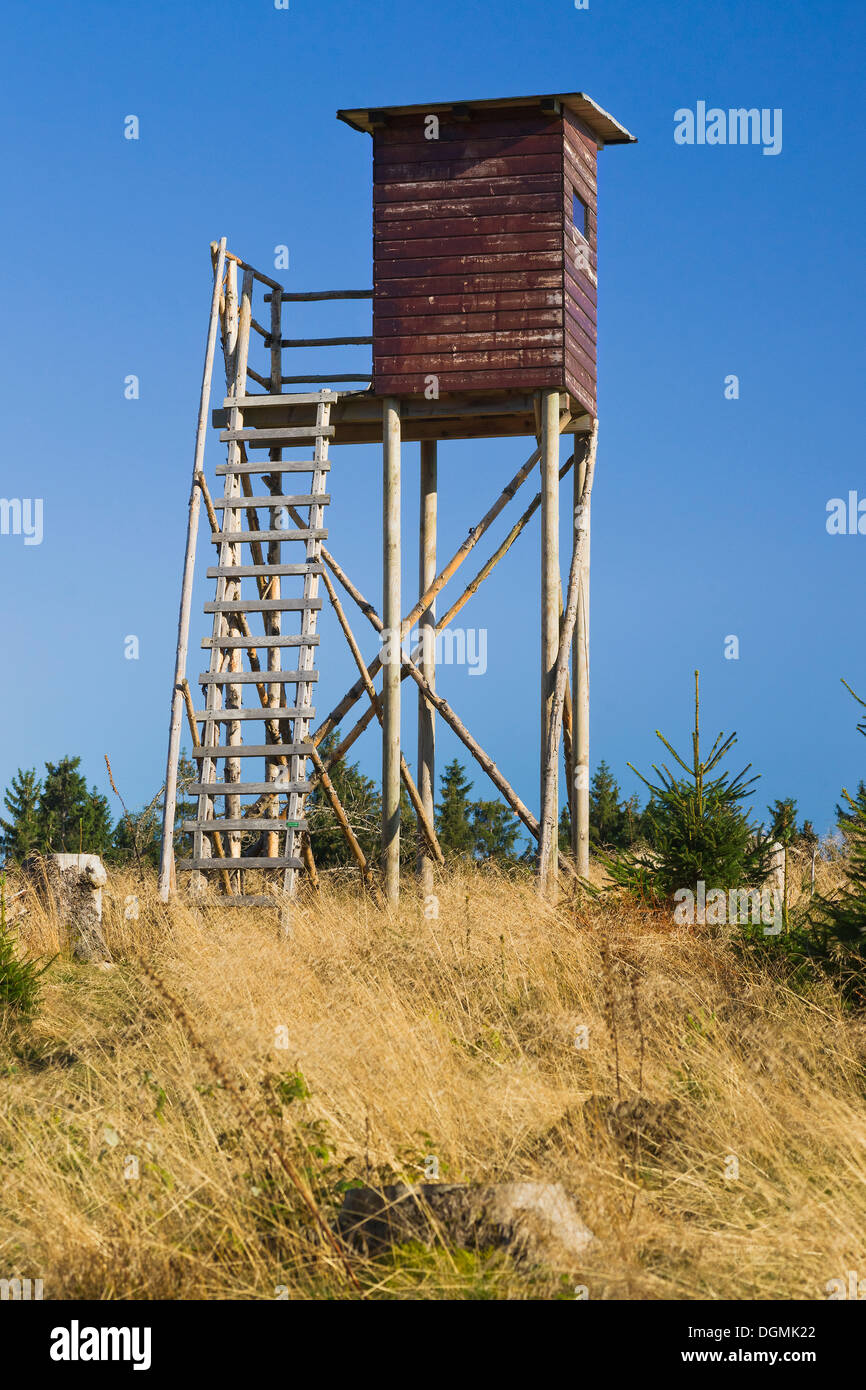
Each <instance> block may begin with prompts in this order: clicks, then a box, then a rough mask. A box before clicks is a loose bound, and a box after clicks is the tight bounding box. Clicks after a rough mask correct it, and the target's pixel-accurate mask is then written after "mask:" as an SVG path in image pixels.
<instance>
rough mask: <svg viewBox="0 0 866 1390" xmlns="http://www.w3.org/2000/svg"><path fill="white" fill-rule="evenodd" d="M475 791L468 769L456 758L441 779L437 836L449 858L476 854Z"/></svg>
mask: <svg viewBox="0 0 866 1390" xmlns="http://www.w3.org/2000/svg"><path fill="white" fill-rule="evenodd" d="M471 790H472V783H471V782H470V781H469V779H468V778H467V776H466V769H465V768H464V767H463V765H462V763H460V762H459V761H458V759H457V758H454V759H453V760H452V761H451V762H450V763H448V765H447V767H446V768H445V771H444V772H443V773H442V776H441V777H440V778H439V798H440V799H439V801H438V802H437V804H436V834H437V835H438V837H439V844H440V845H441V847H442V853H443V854H444V855H445V856H446V858H447V857H448V856H449V855H451V856H458V855H467V856H468V855H471V854H472V851H473V848H474V844H475V833H474V831H473V829H472V823H471V820H470V806H469V793H470V791H471Z"/></svg>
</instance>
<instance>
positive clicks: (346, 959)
mask: <svg viewBox="0 0 866 1390" xmlns="http://www.w3.org/2000/svg"><path fill="white" fill-rule="evenodd" d="M129 894H136V895H137V896H138V898H139V899H140V909H139V916H138V918H137V919H136V920H129V919H127V917H126V916H125V915H124V903H125V901H126V900H127V895H129ZM437 894H438V898H439V915H438V917H436V918H429V917H425V914H424V908H423V905H422V903H421V901H420V900H419V899H418V898H416V897H415V896H414V890H413V888H412V886H411V885H410V887H409V889H408V891H407V892H406V893H405V894H404V899H403V904H402V906H401V909H400V912H399V914H397V915H394V916H388V915H385V914H383V913H381V912H379V911H377V910H376V909H375V908H374V907H373V906H372V904H370V903H369V902H368V901H367V900H365V899H364V898H362V897H360V896H359V893H358V890H357V888H356V885H355V883H354V882H353V881H351V880H348V879H344V880H343V881H342V882H340V881H332V882H324V883H323V887H322V889H321V891H320V892H319V893H318V894H310V895H309V896H307V897H305V898H304V899H303V900H302V902H301V905H300V906H299V908H298V911H297V913H296V914H295V921H294V926H293V934H292V937H291V939H290V940H288V941H282V940H280V939H279V938H278V934H277V931H276V927H275V918H273V917H271V916H269V915H268V914H267V913H265V912H262V911H259V910H257V909H249V910H243V909H241V910H225V909H220V908H219V907H218V906H214V907H205V908H204V909H194V908H193V907H191V906H189V905H188V904H185V903H182V902H179V903H176V904H172V905H171V906H169V907H163V906H162V905H161V904H160V903H159V902H158V900H157V898H156V892H155V884H153V883H149V884H147V885H146V886H145V887H142V886H141V885H140V884H139V883H138V882H137V880H136V879H134V878H132V877H129V878H128V879H127V880H125V879H124V878H123V877H122V876H114V877H113V880H112V882H111V884H110V885H109V889H108V890H107V897H106V909H105V917H106V935H107V938H108V940H109V943H110V946H111V949H112V952H113V954H114V958H115V961H116V964H115V966H114V968H113V969H109V970H104V969H100V968H99V967H96V966H82V965H75V964H73V963H72V962H71V961H70V960H69V959H68V958H67V957H66V956H64V955H63V954H62V953H61V955H60V956H59V957H58V959H57V960H56V961H55V963H54V964H53V965H52V967H51V968H50V969H49V971H48V972H47V974H46V975H45V977H44V978H45V988H44V994H43V1000H42V1003H41V1006H40V1008H39V1010H38V1012H37V1013H36V1015H35V1016H34V1018H33V1020H32V1021H31V1022H30V1023H22V1022H15V1021H14V1020H12V1019H10V1018H7V1019H6V1022H5V1023H4V1024H3V1026H2V1030H0V1074H2V1076H3V1088H2V1101H0V1274H2V1275H4V1276H5V1277H11V1276H13V1275H16V1274H17V1275H21V1276H30V1277H37V1278H38V1277H41V1278H42V1279H43V1281H44V1289H45V1297H46V1298H52V1299H63V1298H97V1299H128V1298H135V1299H140V1298H168V1299H187V1298H242V1299H246V1298H266V1299H273V1298H275V1297H281V1296H288V1297H291V1298H306V1297H315V1298H322V1297H338V1298H343V1297H350V1298H357V1297H360V1296H364V1297H368V1298H449V1297H465V1298H497V1299H498V1298H518V1299H519V1298H549V1297H556V1298H568V1299H571V1298H574V1297H575V1296H576V1290H578V1291H579V1289H580V1287H581V1286H584V1287H585V1289H586V1290H587V1291H588V1296H589V1297H590V1298H592V1299H606V1298H617V1299H660V1298H664V1299H683V1300H689V1299H728V1298H730V1299H768V1298H800V1299H821V1298H824V1297H826V1293H825V1286H826V1284H827V1281H828V1280H830V1279H832V1278H835V1277H838V1276H842V1275H844V1273H845V1271H846V1270H848V1269H856V1268H858V1261H859V1263H860V1264H862V1258H863V1237H864V1231H866V1104H864V1063H866V1022H864V1020H863V1018H862V1017H860V1016H858V1015H857V1014H855V1013H852V1012H846V1011H845V1010H844V1009H843V1008H842V1006H841V1005H840V1003H839V1000H838V998H837V996H836V995H835V993H834V991H833V989H832V988H831V987H830V985H828V984H824V983H820V982H819V981H816V982H814V983H809V984H801V985H798V986H797V988H796V989H795V988H793V987H792V984H791V982H790V976H789V973H786V971H785V969H784V967H783V966H782V965H780V964H773V962H772V959H770V958H769V957H767V958H764V955H763V953H761V954H760V955H759V954H756V952H755V948H752V947H747V946H744V945H743V944H742V942H741V941H739V939H738V937H737V932H736V929H735V928H727V927H724V928H708V927H707V928H702V927H695V928H693V929H688V928H686V929H683V928H675V927H674V926H673V925H672V923H671V922H670V921H669V920H668V919H666V918H665V917H663V916H661V915H659V914H655V915H652V914H645V915H641V914H639V913H637V912H635V911H634V910H633V909H626V908H623V907H618V906H617V905H616V904H615V903H614V902H612V901H606V902H604V903H602V904H600V905H592V906H590V907H586V906H583V907H580V908H579V909H576V908H575V907H574V905H573V904H571V903H570V902H568V901H563V902H562V903H561V904H560V905H559V906H558V907H557V908H553V907H550V906H547V905H544V904H542V903H541V902H540V901H539V899H538V898H537V896H536V894H535V891H534V886H533V883H532V881H531V880H530V879H528V878H526V877H524V876H521V875H514V876H509V877H506V876H504V875H499V874H496V873H494V872H482V871H472V870H465V871H462V870H454V871H453V872H451V873H450V874H449V875H447V876H445V877H443V878H442V880H441V881H440V882H439V883H438V885H437ZM20 933H21V943H22V946H23V947H24V948H25V949H26V950H28V951H29V952H31V953H36V954H44V953H49V954H50V953H54V952H55V951H58V950H61V948H62V941H61V935H60V931H59V924H58V922H57V921H56V920H54V919H53V918H52V916H51V914H50V912H47V911H45V910H43V909H40V908H39V907H38V905H36V904H35V903H34V904H33V905H32V906H31V908H30V910H29V912H28V914H27V915H26V916H25V917H24V918H22V919H21V925H20ZM437 1174H438V1177H439V1178H440V1180H450V1181H467V1182H475V1181H477V1182H484V1183H487V1182H491V1181H497V1180H504V1179H514V1178H543V1179H550V1180H556V1181H560V1182H561V1183H562V1184H563V1185H564V1186H565V1187H566V1188H567V1189H568V1191H569V1192H570V1193H571V1194H573V1196H574V1198H575V1200H576V1202H577V1205H578V1207H579V1210H580V1213H581V1216H582V1218H583V1219H584V1220H585V1221H586V1223H587V1224H588V1225H589V1227H590V1228H591V1229H592V1230H593V1231H594V1232H595V1234H596V1236H597V1241H596V1243H595V1245H594V1246H593V1247H591V1248H590V1250H588V1251H587V1254H586V1256H585V1260H584V1263H583V1264H582V1265H581V1266H580V1267H579V1268H576V1269H575V1270H574V1273H573V1276H569V1277H564V1276H563V1275H562V1274H554V1273H552V1272H550V1271H545V1270H543V1269H540V1270H538V1269H536V1270H526V1269H521V1268H519V1267H517V1266H515V1265H514V1264H513V1263H512V1262H511V1260H510V1259H509V1257H507V1256H506V1255H503V1254H501V1253H492V1252H484V1251H481V1252H466V1251H448V1250H445V1249H440V1250H434V1251H428V1250H426V1249H424V1248H423V1247H421V1246H410V1247H404V1248H401V1249H399V1250H397V1251H395V1252H394V1253H393V1254H391V1255H389V1256H387V1257H382V1258H380V1259H377V1260H362V1259H360V1258H359V1257H357V1256H356V1255H353V1254H348V1255H346V1254H345V1253H342V1252H339V1251H338V1250H336V1249H335V1248H333V1246H332V1245H331V1243H330V1242H329V1240H328V1238H327V1236H326V1235H325V1234H324V1231H325V1230H327V1229H329V1222H330V1220H331V1219H332V1218H333V1215H334V1212H335V1210H336V1208H337V1206H338V1205H339V1202H340V1200H341V1194H342V1191H343V1190H344V1188H345V1186H346V1184H349V1183H359V1182H372V1183H378V1182H388V1181H391V1182H393V1181H395V1180H396V1179H398V1178H402V1179H404V1180H406V1181H412V1182H414V1181H419V1180H424V1178H425V1175H426V1176H427V1177H435V1176H436V1175H437ZM320 1223H321V1224H320Z"/></svg>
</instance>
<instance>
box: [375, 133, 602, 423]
mask: <svg viewBox="0 0 866 1390" xmlns="http://www.w3.org/2000/svg"><path fill="white" fill-rule="evenodd" d="M424 131H425V123H424V118H423V117H422V116H405V117H400V118H392V119H391V120H389V123H388V125H387V126H385V127H383V128H380V129H377V130H376V132H375V135H374V146H373V249H374V255H373V260H374V274H373V286H374V296H373V385H374V389H375V391H376V393H377V394H378V395H401V396H405V395H413V394H419V395H423V394H424V391H425V388H426V386H427V378H428V377H429V376H431V375H432V376H436V377H437V378H438V382H439V391H440V393H441V394H444V393H447V392H464V391H473V390H485V391H487V390H495V389H507V390H510V391H511V390H515V391H516V390H521V391H531V390H537V389H540V388H542V387H545V386H554V387H556V386H558V387H560V389H565V386H566V371H567V358H566V352H565V306H566V303H567V302H568V300H567V294H568V291H567V289H566V284H565V278H564V263H563V262H564V244H563V225H562V208H563V196H564V193H563V158H564V156H563V128H562V121H561V118H560V117H559V116H546V115H544V114H543V113H542V112H540V111H526V110H515V111H514V112H513V113H512V112H510V111H508V110H505V111H495V112H491V113H490V114H489V115H487V116H483V117H482V116H477V115H476V116H473V117H472V118H471V119H470V120H468V121H457V120H456V119H454V118H451V117H446V116H440V126H439V139H438V140H427V139H426V138H425V134H424ZM577 158H579V159H580V158H583V165H582V166H581V167H582V168H585V169H586V173H585V174H582V175H581V177H582V178H584V180H585V183H584V184H582V187H583V186H588V180H589V178H590V165H589V164H588V162H587V160H586V158H584V157H583V155H582V154H581V153H580V152H579V153H578V155H577ZM568 216H569V224H570V222H571V209H570V207H569V214H568ZM574 313H575V314H576V315H577V314H582V315H583V316H584V319H585V320H586V323H585V327H584V329H582V331H586V332H587V333H588V332H589V330H590V328H592V329H593V330H594V325H595V301H594V298H593V299H590V298H589V297H588V296H584V298H583V299H582V300H576V301H575V303H574ZM578 322H579V320H578ZM591 368H592V369H594V357H593V358H591V359H590V358H589V357H586V356H582V357H578V356H577V355H576V354H575V360H574V366H573V372H574V373H575V379H576V380H577V379H578V375H580V376H581V378H582V381H583V384H582V386H581V390H582V391H583V393H584V395H586V394H587V393H588V391H589V383H590V381H591V380H593V377H592V371H591Z"/></svg>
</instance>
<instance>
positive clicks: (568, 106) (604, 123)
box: [337, 92, 637, 145]
mask: <svg viewBox="0 0 866 1390" xmlns="http://www.w3.org/2000/svg"><path fill="white" fill-rule="evenodd" d="M515 107H538V108H540V109H541V110H542V111H549V112H550V113H551V114H552V115H554V114H556V113H558V112H559V111H561V110H563V109H565V110H568V111H571V112H572V113H573V114H574V115H575V116H576V117H577V119H578V120H579V121H581V122H582V123H583V125H585V126H586V127H587V129H588V130H589V131H590V132H591V133H592V134H593V135H594V136H595V137H596V140H597V141H598V143H599V145H634V144H636V143H637V136H636V135H632V134H631V133H630V132H629V131H627V130H626V128H625V126H622V125H620V123H619V121H616V120H614V118H613V116H611V115H610V114H609V113H608V112H607V111H605V110H604V109H603V108H602V107H601V106H599V105H598V104H597V103H596V102H594V101H593V100H592V97H588V96H587V95H586V93H585V92H553V93H551V94H548V95H546V96H545V95H540V96H531V97H498V98H492V99H486V100H484V101H439V102H427V103H426V105H419V106H380V107H367V108H365V107H361V108H359V109H358V110H354V111H338V112H337V117H338V119H339V120H341V121H345V122H346V125H350V126H351V127H352V129H353V130H361V131H366V133H367V134H368V135H372V134H373V131H374V130H375V129H376V128H377V127H379V126H384V125H387V123H388V118H389V117H390V116H427V115H443V114H446V115H447V114H451V115H452V116H453V117H454V118H455V119H456V120H468V119H470V118H471V116H472V113H473V112H474V111H502V110H506V109H513V108H515Z"/></svg>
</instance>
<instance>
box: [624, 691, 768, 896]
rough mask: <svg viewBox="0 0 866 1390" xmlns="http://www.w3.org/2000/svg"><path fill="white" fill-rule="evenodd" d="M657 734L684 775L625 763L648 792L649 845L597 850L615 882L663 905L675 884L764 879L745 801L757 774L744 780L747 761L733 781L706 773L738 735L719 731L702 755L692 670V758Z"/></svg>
mask: <svg viewBox="0 0 866 1390" xmlns="http://www.w3.org/2000/svg"><path fill="white" fill-rule="evenodd" d="M656 737H657V738H659V739H660V741H661V742H662V744H663V745H664V747H665V748H666V749H667V751H668V752H669V753H670V754H671V756H672V757H673V758H674V760H675V761H676V762H677V763H678V764H679V766H680V768H682V770H683V772H684V773H685V776H682V775H678V776H675V775H674V774H673V773H671V772H670V770H669V769H668V768H667V767H666V766H665V765H664V764H663V765H662V766H661V767H658V766H657V765H656V764H655V763H654V764H653V771H654V773H655V774H656V778H657V781H656V782H651V781H649V780H648V779H647V778H646V777H644V776H643V775H642V773H640V772H638V771H637V768H635V767H632V764H631V763H629V767H631V768H632V771H633V772H636V773H637V775H638V777H640V779H641V781H642V782H644V783H645V785H646V786H647V787H648V788H649V790H650V793H651V798H652V799H651V802H650V804H649V805H648V807H647V810H646V812H645V813H644V814H645V818H646V820H647V822H648V825H649V835H648V838H649V839H650V842H651V844H652V846H653V851H652V852H650V853H647V852H646V851H641V850H631V851H624V852H621V853H620V854H618V855H614V856H610V855H602V856H601V858H602V862H603V863H605V865H606V867H607V868H608V871H609V873H610V875H611V878H612V880H613V884H614V886H617V885H618V886H620V887H623V888H626V889H627V890H628V891H629V892H630V893H631V894H632V895H633V896H635V897H637V898H639V899H640V900H642V901H643V902H645V903H647V904H649V905H652V906H662V905H663V904H665V903H667V902H669V901H670V899H671V897H672V895H673V894H674V893H675V892H676V890H677V889H679V888H690V889H692V891H695V888H696V885H697V884H698V883H699V882H703V883H704V884H705V886H706V889H707V891H709V890H710V889H715V888H721V889H724V890H726V891H727V890H729V889H731V888H740V887H748V886H754V885H756V884H759V883H761V882H763V880H764V879H765V878H766V876H767V872H768V868H769V842H768V841H767V840H766V839H765V838H764V837H762V836H761V835H760V832H759V830H758V829H757V827H755V826H754V825H752V824H751V822H750V821H749V818H748V816H747V814H746V811H745V809H744V807H743V802H744V800H745V798H746V797H748V796H750V795H751V794H752V793H751V791H750V788H751V787H752V786H753V784H754V783H755V782H756V781H757V780H758V779H757V777H751V778H749V779H748V780H746V773H747V772H748V771H749V768H750V767H751V764H749V765H747V766H746V767H745V768H743V770H742V772H740V773H738V774H737V776H736V777H734V778H733V779H732V780H729V778H728V774H727V772H722V773H719V774H717V775H716V776H715V777H713V776H712V775H711V774H712V773H713V772H715V771H716V769H717V768H718V766H719V763H720V762H721V760H722V759H723V758H724V757H725V755H726V754H727V753H728V752H729V751H730V749H731V748H732V747H733V746H734V744H735V743H736V734H729V735H728V737H727V738H725V736H724V734H719V735H718V737H717V738H716V740H715V742H714V744H713V746H712V748H711V749H710V752H709V754H708V755H707V757H706V758H702V757H701V749H700V699H699V686H698V672H697V671H696V672H695V727H694V731H693V733H692V758H691V762H690V763H687V762H685V761H684V759H682V758H681V757H680V755H679V754H678V753H677V752H676V750H675V749H674V748H673V747H672V746H671V744H670V743H668V741H667V739H666V738H665V737H664V735H663V734H662V733H660V732H659V730H656Z"/></svg>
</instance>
